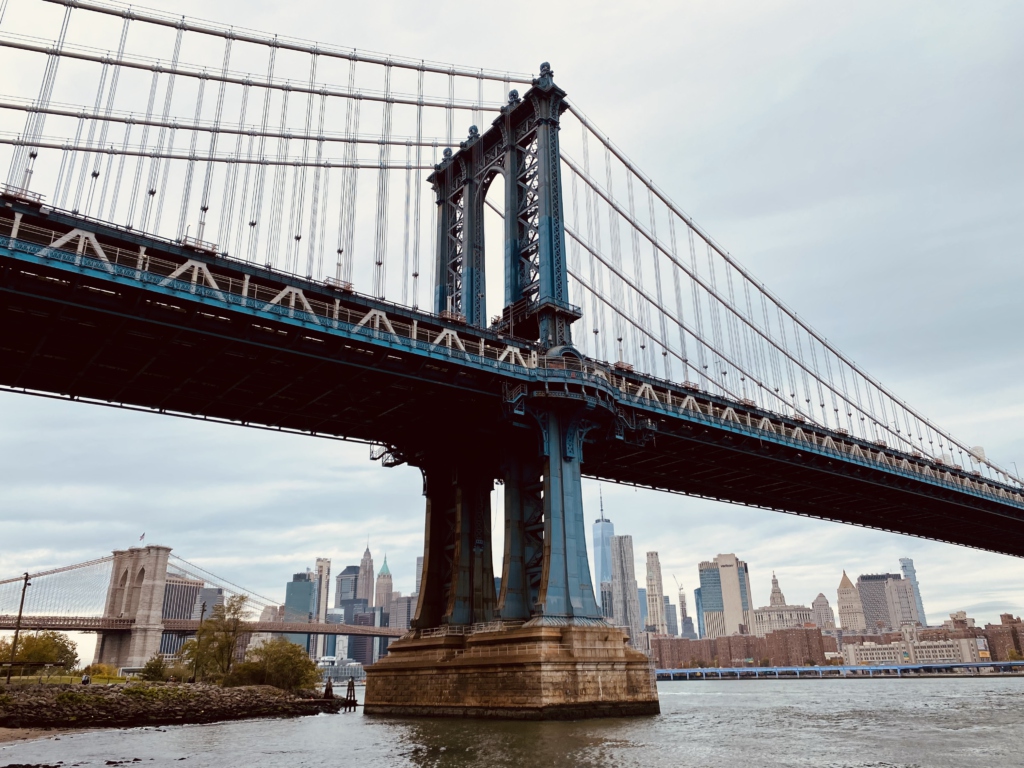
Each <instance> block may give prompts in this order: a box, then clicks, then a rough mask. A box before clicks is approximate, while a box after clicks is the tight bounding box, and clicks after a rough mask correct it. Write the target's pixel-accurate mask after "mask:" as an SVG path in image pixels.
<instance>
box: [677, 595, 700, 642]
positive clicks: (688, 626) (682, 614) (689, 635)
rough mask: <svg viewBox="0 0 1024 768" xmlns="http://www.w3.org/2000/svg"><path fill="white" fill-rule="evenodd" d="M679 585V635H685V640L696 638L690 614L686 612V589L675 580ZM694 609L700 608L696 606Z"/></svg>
mask: <svg viewBox="0 0 1024 768" xmlns="http://www.w3.org/2000/svg"><path fill="white" fill-rule="evenodd" d="M676 584H677V586H678V587H679V635H680V637H685V638H686V639H687V640H696V639H698V636H697V633H696V632H695V631H694V629H693V619H692V618H691V617H690V614H688V613H687V612H686V590H684V589H683V585H682V584H679V582H676ZM695 608H696V610H698V611H699V610H700V608H699V607H696V606H695Z"/></svg>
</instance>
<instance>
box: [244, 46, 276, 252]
mask: <svg viewBox="0 0 1024 768" xmlns="http://www.w3.org/2000/svg"><path fill="white" fill-rule="evenodd" d="M268 59H269V60H268V62H267V84H268V87H266V88H264V89H263V117H262V121H261V122H260V131H259V133H258V134H257V136H258V137H259V140H260V142H259V148H258V149H257V153H256V156H257V157H258V158H259V165H257V167H256V179H255V180H254V182H253V187H252V205H251V207H250V208H249V211H250V212H249V221H248V226H249V244H248V247H247V248H246V251H247V252H246V258H247V259H248V260H249V261H255V260H256V254H257V252H258V249H259V242H260V215H261V214H262V212H263V193H264V191H265V190H264V189H263V187H264V182H265V179H266V176H267V164H266V159H267V155H266V150H267V121H268V120H269V119H270V97H271V94H272V93H273V89H272V88H270V87H269V84H270V83H272V82H273V81H274V65H275V64H276V63H277V35H274V40H273V41H272V42H271V44H270V56H269V57H268ZM242 202H243V203H244V202H245V201H244V200H243V201H242Z"/></svg>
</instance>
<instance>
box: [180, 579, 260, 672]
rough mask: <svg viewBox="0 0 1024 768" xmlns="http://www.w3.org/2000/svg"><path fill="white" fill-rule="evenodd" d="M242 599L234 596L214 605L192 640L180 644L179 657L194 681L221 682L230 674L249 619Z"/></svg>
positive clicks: (241, 596) (242, 596)
mask: <svg viewBox="0 0 1024 768" xmlns="http://www.w3.org/2000/svg"><path fill="white" fill-rule="evenodd" d="M246 600H247V598H246V597H245V596H244V595H235V596H233V597H229V598H228V600H227V602H226V603H224V604H223V605H217V606H214V609H213V612H212V613H211V614H210V617H209V618H208V619H206V620H205V621H204V622H203V623H202V624H201V625H200V627H199V631H198V632H196V636H195V638H194V639H192V640H188V641H186V642H185V644H184V645H182V647H181V651H179V658H180V659H181V663H182V665H183V666H184V667H186V668H187V669H189V670H194V672H195V677H196V680H210V679H213V680H221V679H223V678H224V677H225V676H227V675H229V674H230V673H231V668H232V667H233V666H234V664H235V659H236V656H237V655H238V641H239V640H240V639H241V637H242V634H243V633H244V632H245V627H244V623H245V621H246V619H247V618H248V616H249V610H248V608H247V607H246Z"/></svg>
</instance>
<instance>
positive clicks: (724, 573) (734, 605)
mask: <svg viewBox="0 0 1024 768" xmlns="http://www.w3.org/2000/svg"><path fill="white" fill-rule="evenodd" d="M697 568H698V571H699V573H700V591H701V601H702V602H703V619H704V621H703V624H704V631H705V632H706V635H704V636H706V637H709V638H716V637H725V636H727V635H734V634H741V635H747V634H751V632H752V629H753V625H752V614H751V610H752V609H753V600H752V598H751V596H750V572H749V570H748V569H747V564H746V563H745V562H743V561H742V560H740V559H739V558H737V557H736V555H734V554H731V553H730V554H724V555H718V556H717V557H715V559H714V560H711V561H705V562H703V563H701V564H700V565H698V566H697Z"/></svg>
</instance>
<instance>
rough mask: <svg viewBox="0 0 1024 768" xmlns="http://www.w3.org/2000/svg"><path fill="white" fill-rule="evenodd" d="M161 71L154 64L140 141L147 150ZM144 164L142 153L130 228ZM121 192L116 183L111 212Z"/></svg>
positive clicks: (130, 208) (130, 203) (130, 209)
mask: <svg viewBox="0 0 1024 768" xmlns="http://www.w3.org/2000/svg"><path fill="white" fill-rule="evenodd" d="M160 71H161V70H160V65H159V64H154V65H153V77H152V78H151V79H150V81H149V100H148V101H147V102H146V117H145V122H144V123H143V125H142V139H141V142H140V146H141V147H142V148H143V150H145V147H146V145H147V142H148V141H149V121H150V119H152V117H153V107H154V106H156V90H157V86H158V85H159V83H160ZM130 130H131V126H130V125H129V128H128V131H125V147H126V148H127V146H128V133H129V131H130ZM144 164H145V157H143V155H142V154H140V155H139V157H138V159H137V160H136V161H135V181H134V182H133V183H132V193H131V197H129V198H128V217H127V219H126V223H127V224H128V228H129V229H132V228H133V227H134V225H135V206H136V205H137V203H138V200H139V185H140V184H141V183H142V169H143V166H144ZM119 175H120V173H119ZM119 193H120V185H115V186H114V196H113V199H112V200H111V202H110V211H111V214H113V212H114V210H115V209H116V208H117V197H118V194H119ZM147 194H148V190H147ZM154 194H156V191H155V190H154Z"/></svg>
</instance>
